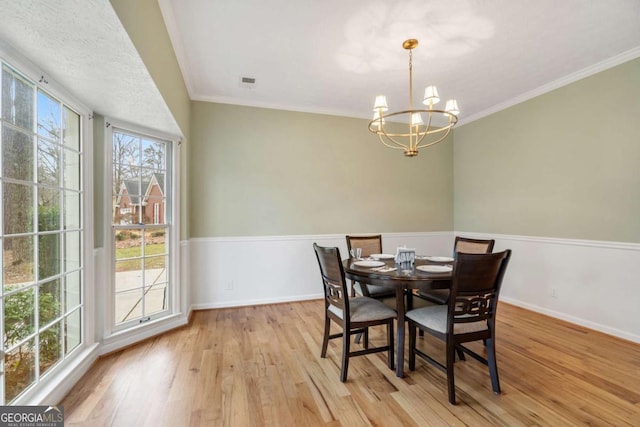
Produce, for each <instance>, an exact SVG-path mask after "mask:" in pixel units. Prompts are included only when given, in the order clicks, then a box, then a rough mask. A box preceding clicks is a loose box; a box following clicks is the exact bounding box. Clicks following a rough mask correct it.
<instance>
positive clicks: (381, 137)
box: [378, 133, 407, 150]
mask: <svg viewBox="0 0 640 427" xmlns="http://www.w3.org/2000/svg"><path fill="white" fill-rule="evenodd" d="M378 139H380V142H382V144H384V145H385V146H386V147H389V148H393V149H394V150H406V149H407V147H405V146H402V145H401V146H399V147H396V146H395V145H389V144H387V142H386V141H385V140H384V138H383V136H382V134H380V133H379V134H378ZM392 141H393V140H392ZM394 142H395V141H394Z"/></svg>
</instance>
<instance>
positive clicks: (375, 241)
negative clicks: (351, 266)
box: [346, 234, 396, 299]
mask: <svg viewBox="0 0 640 427" xmlns="http://www.w3.org/2000/svg"><path fill="white" fill-rule="evenodd" d="M346 238H347V249H348V250H349V256H351V249H354V248H361V249H362V256H363V257H368V256H371V255H373V254H381V253H382V235H381V234H376V235H372V236H349V235H348V236H346ZM357 294H360V295H363V296H365V297H371V298H375V299H383V298H390V297H394V296H395V294H396V293H395V291H394V290H393V289H390V288H385V287H384V286H376V285H371V284H366V283H358V282H353V281H352V282H351V296H356V295H357Z"/></svg>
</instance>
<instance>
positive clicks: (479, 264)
mask: <svg viewBox="0 0 640 427" xmlns="http://www.w3.org/2000/svg"><path fill="white" fill-rule="evenodd" d="M510 257H511V250H509V249H507V250H506V251H504V252H498V253H491V254H467V253H462V252H460V253H458V255H457V257H456V260H455V261H454V264H453V279H452V286H451V292H450V297H449V302H448V303H447V305H432V306H429V307H423V308H418V309H415V310H410V311H408V312H407V314H406V318H407V320H408V322H409V369H410V370H412V371H413V370H415V368H416V355H418V356H420V357H421V358H422V359H424V360H426V361H427V362H429V363H431V364H432V365H434V366H435V367H437V368H439V369H441V370H442V371H444V372H445V373H446V374H447V388H448V393H449V402H451V403H452V404H454V405H455V403H456V396H455V381H454V375H453V372H454V369H453V366H454V361H455V353H456V351H459V352H460V351H461V352H464V353H466V354H468V355H470V356H472V357H473V358H474V359H476V360H478V361H480V362H482V363H483V364H485V365H487V366H488V367H489V374H490V377H491V386H492V388H493V391H494V392H495V393H496V394H498V393H500V381H499V378H498V365H497V362H496V348H495V336H496V335H495V323H496V309H497V307H498V296H499V294H500V287H501V285H502V280H503V278H504V273H505V271H506V269H507V264H508V263H509V258H510ZM418 329H420V330H421V331H425V332H426V333H429V334H431V335H433V336H435V337H437V338H439V339H441V340H443V341H444V342H445V343H446V363H445V364H444V365H443V364H442V363H440V362H438V361H437V360H435V359H433V358H432V357H431V356H429V355H427V354H426V353H424V352H423V351H422V350H420V349H418V348H417V340H416V331H417V330H418ZM479 340H483V341H485V342H486V352H487V358H486V359H485V358H484V357H482V356H480V355H479V354H478V353H475V352H473V351H472V350H469V349H468V348H467V347H465V346H463V345H462V344H463V343H467V342H472V341H479Z"/></svg>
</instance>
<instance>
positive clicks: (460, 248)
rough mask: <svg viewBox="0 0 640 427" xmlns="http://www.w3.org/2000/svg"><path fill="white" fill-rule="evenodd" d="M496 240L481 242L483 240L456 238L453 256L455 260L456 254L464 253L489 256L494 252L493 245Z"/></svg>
mask: <svg viewBox="0 0 640 427" xmlns="http://www.w3.org/2000/svg"><path fill="white" fill-rule="evenodd" d="M495 242H496V241H495V240H493V239H491V240H481V239H469V238H466V237H460V236H456V241H455V244H454V246H453V255H454V258H455V255H456V253H458V252H462V253H466V254H488V253H491V252H492V251H493V245H494V244H495Z"/></svg>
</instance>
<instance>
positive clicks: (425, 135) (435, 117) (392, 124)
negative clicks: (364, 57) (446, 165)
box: [369, 39, 460, 157]
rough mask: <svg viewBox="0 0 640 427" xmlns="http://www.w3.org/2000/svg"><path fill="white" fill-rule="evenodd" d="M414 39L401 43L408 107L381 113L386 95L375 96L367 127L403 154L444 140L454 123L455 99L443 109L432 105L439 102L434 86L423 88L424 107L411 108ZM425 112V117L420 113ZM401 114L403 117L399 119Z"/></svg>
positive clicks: (416, 152)
mask: <svg viewBox="0 0 640 427" xmlns="http://www.w3.org/2000/svg"><path fill="white" fill-rule="evenodd" d="M416 46H418V40H416V39H409V40H405V41H404V43H402V47H403V48H405V49H407V50H408V51H409V109H408V110H405V111H398V112H395V113H385V112H386V111H387V110H388V109H389V108H388V107H387V98H386V97H385V96H384V95H378V96H376V100H375V104H374V107H373V111H374V113H373V120H371V121H370V122H369V131H371V132H372V133H375V134H376V135H378V138H380V141H381V142H382V143H383V144H384V145H386V146H387V147H389V148H394V149H396V150H404V155H405V156H407V157H414V156H417V155H418V150H419V149H420V148H425V147H430V146H432V145H435V144H437V143H438V142H440V141H442V140H444V139H445V138H446V137H447V136H448V135H449V133H450V132H451V128H453V127H454V126H455V125H456V123H458V114H459V113H460V111H459V110H458V103H457V102H456V100H455V99H451V100H449V101H447V102H446V105H445V108H444V110H438V109H435V108H434V107H433V106H434V105H435V104H437V103H438V102H440V98H439V97H438V90H437V89H436V87H435V86H428V87H427V88H426V89H425V91H424V100H423V101H422V103H423V104H424V105H426V106H427V108H426V109H422V110H414V108H413V64H412V60H413V49H414V48H415V47H416ZM423 113H424V114H425V116H426V121H424V120H423V116H422V114H423ZM403 116H406V118H404V119H402V117H403Z"/></svg>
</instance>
